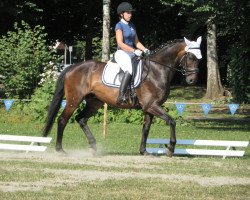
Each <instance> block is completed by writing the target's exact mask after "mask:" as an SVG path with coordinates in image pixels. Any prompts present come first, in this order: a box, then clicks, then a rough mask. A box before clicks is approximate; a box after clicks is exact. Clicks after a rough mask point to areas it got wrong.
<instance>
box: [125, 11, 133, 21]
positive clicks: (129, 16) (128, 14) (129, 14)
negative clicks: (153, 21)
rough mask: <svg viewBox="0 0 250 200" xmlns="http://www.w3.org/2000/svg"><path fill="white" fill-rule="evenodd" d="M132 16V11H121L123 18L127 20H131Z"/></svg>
mask: <svg viewBox="0 0 250 200" xmlns="http://www.w3.org/2000/svg"><path fill="white" fill-rule="evenodd" d="M131 17H132V12H131V11H125V12H124V13H123V19H124V20H125V21H127V22H129V21H130V20H131Z"/></svg>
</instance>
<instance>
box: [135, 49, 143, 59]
mask: <svg viewBox="0 0 250 200" xmlns="http://www.w3.org/2000/svg"><path fill="white" fill-rule="evenodd" d="M134 54H135V55H136V56H138V57H141V55H142V51H141V50H139V49H136V50H135V51H134Z"/></svg>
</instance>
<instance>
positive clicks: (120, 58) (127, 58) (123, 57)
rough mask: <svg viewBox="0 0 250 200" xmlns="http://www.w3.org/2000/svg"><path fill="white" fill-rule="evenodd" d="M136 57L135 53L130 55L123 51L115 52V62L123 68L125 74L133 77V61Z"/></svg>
mask: <svg viewBox="0 0 250 200" xmlns="http://www.w3.org/2000/svg"><path fill="white" fill-rule="evenodd" d="M134 56H135V54H134V53H128V52H126V51H123V50H120V49H119V50H117V51H116V52H115V61H116V62H117V63H118V65H119V66H120V67H121V69H122V70H123V71H124V72H126V71H127V72H129V73H130V74H131V75H132V62H131V59H132V58H133V57H134Z"/></svg>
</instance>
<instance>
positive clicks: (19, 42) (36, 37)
mask: <svg viewBox="0 0 250 200" xmlns="http://www.w3.org/2000/svg"><path fill="white" fill-rule="evenodd" d="M46 35H47V34H46V33H44V27H41V26H39V25H38V26H35V27H34V28H33V29H32V28H31V27H30V26H29V25H28V24H27V23H25V22H23V21H22V24H21V26H20V27H19V26H18V24H17V23H15V25H14V31H9V32H8V33H7V35H6V36H3V37H2V38H1V39H0V74H1V76H2V77H4V79H2V84H3V85H4V90H5V96H7V97H19V98H25V97H30V95H31V94H32V93H33V91H34V89H35V88H36V86H37V85H38V83H39V81H40V79H41V74H42V73H43V71H44V68H45V67H47V68H49V67H50V65H49V62H50V61H52V52H50V51H49V49H48V46H47V45H46Z"/></svg>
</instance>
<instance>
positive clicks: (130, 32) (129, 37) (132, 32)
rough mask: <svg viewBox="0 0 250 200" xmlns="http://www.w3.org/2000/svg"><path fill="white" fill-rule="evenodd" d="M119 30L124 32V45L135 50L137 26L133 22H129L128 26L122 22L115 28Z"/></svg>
mask: <svg viewBox="0 0 250 200" xmlns="http://www.w3.org/2000/svg"><path fill="white" fill-rule="evenodd" d="M118 29H120V30H121V31H122V36H123V43H125V44H126V45H128V46H130V47H132V48H135V45H134V42H135V36H136V29H135V25H134V24H133V23H131V22H129V23H128V24H125V23H123V22H122V21H119V22H118V23H117V24H116V26H115V31H116V30H118ZM118 49H120V47H119V46H118Z"/></svg>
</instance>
